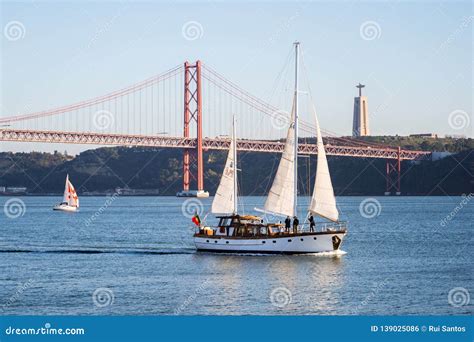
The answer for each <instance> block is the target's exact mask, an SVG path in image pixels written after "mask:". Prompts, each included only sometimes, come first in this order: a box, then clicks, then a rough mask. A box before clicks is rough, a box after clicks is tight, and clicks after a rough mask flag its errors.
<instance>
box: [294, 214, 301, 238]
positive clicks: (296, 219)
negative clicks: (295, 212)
mask: <svg viewBox="0 0 474 342" xmlns="http://www.w3.org/2000/svg"><path fill="white" fill-rule="evenodd" d="M299 224H300V221H299V220H298V218H297V217H296V216H293V233H294V234H296V233H298V225H299Z"/></svg>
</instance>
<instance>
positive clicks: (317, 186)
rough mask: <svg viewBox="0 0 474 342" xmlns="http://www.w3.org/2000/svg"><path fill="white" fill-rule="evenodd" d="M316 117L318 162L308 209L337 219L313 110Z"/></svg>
mask: <svg viewBox="0 0 474 342" xmlns="http://www.w3.org/2000/svg"><path fill="white" fill-rule="evenodd" d="M314 116H315V119H316V134H317V145H318V163H317V169H316V181H315V183H314V190H313V197H312V199H311V204H310V206H309V211H310V212H312V213H313V214H316V215H319V216H322V217H324V218H326V219H328V220H331V221H338V219H339V212H338V210H337V207H336V197H335V196H334V190H333V187H332V182H331V176H330V174H329V167H328V161H327V158H326V151H325V150H324V144H323V138H322V136H321V130H320V128H319V122H318V117H317V116H316V111H315V110H314Z"/></svg>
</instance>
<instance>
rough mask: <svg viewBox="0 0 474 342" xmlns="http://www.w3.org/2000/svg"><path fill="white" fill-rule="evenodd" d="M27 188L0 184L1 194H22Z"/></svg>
mask: <svg viewBox="0 0 474 342" xmlns="http://www.w3.org/2000/svg"><path fill="white" fill-rule="evenodd" d="M26 190H27V188H25V187H18V186H7V187H4V186H1V187H0V194H2V195H24V194H26Z"/></svg>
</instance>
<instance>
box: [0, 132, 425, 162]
mask: <svg viewBox="0 0 474 342" xmlns="http://www.w3.org/2000/svg"><path fill="white" fill-rule="evenodd" d="M0 141H16V142H42V143H66V144H91V145H112V146H152V147H164V148H195V147H196V144H197V142H196V139H195V138H182V137H168V136H142V135H123V134H107V133H76V132H59V131H32V130H13V129H0ZM284 146H285V145H284V143H282V142H278V141H263V140H262V141H259V140H239V141H238V142H237V149H238V150H239V151H251V152H268V153H281V152H283V148H284ZM228 148H229V140H228V139H223V138H204V139H203V149H204V150H227V149H228ZM325 148H326V153H327V155H330V156H342V157H360V158H383V159H398V153H399V152H398V149H396V148H376V147H353V146H335V145H329V144H327V145H325ZM299 153H301V154H317V147H316V145H315V144H300V145H299ZM430 154H431V152H425V151H410V150H400V159H401V160H417V159H424V158H426V157H427V156H428V155H430Z"/></svg>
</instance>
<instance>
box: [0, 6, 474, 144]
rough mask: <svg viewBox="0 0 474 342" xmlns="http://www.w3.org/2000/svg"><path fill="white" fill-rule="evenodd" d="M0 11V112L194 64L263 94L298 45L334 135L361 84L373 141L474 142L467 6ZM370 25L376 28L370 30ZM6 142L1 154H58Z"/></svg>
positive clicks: (74, 97) (347, 124) (90, 93)
mask: <svg viewBox="0 0 474 342" xmlns="http://www.w3.org/2000/svg"><path fill="white" fill-rule="evenodd" d="M0 6H1V24H2V25H1V27H2V31H3V32H2V33H3V35H2V37H1V39H2V40H1V81H2V84H1V113H0V115H1V116H2V117H6V116H11V115H17V114H23V113H28V112H33V111H38V110H43V109H49V108H52V107H57V106H59V105H64V104H69V103H72V102H75V101H79V100H83V99H87V98H90V97H94V96H97V95H101V94H104V93H107V92H110V91H113V90H115V89H119V88H121V87H124V86H127V85H129V84H132V83H134V82H137V81H140V80H142V79H145V78H147V77H149V76H152V75H154V74H157V73H160V72H162V71H164V70H167V69H169V68H170V67H173V66H175V65H178V64H181V63H182V62H183V61H184V60H191V61H193V60H196V59H201V60H203V61H204V62H205V63H206V64H208V65H210V66H212V67H213V68H214V69H216V70H218V71H219V72H220V73H221V74H223V75H225V76H227V77H228V78H229V79H231V80H233V81H234V82H235V83H237V84H238V85H240V86H241V87H243V88H244V89H246V90H248V91H250V92H251V93H254V94H256V95H257V96H260V97H262V98H265V97H268V94H269V93H270V92H271V90H272V89H271V88H272V86H273V83H274V81H275V78H276V76H277V74H278V72H279V71H280V70H281V68H282V66H283V64H284V62H285V59H286V57H287V55H288V52H289V49H290V48H291V44H292V42H293V41H294V40H296V39H298V40H299V41H301V43H302V45H303V49H304V53H305V62H306V65H307V68H308V69H307V71H308V77H309V78H310V82H311V87H312V90H313V93H314V95H315V97H316V101H317V106H318V111H319V116H320V120H321V122H322V123H323V127H324V128H325V129H327V130H330V131H333V132H337V133H339V134H341V135H349V134H350V132H351V126H352V106H353V97H354V96H355V95H356V90H357V89H356V88H355V84H356V83H358V82H359V81H360V82H362V83H364V84H366V85H367V87H366V89H365V94H366V95H367V96H368V98H369V112H370V116H371V129H372V132H373V134H376V135H385V134H400V135H406V134H411V133H423V132H435V133H438V134H442V135H444V134H462V135H466V136H473V121H474V120H473V117H472V108H473V106H472V97H473V84H472V76H473V73H472V68H473V54H472V42H473V39H472V30H473V21H474V19H473V18H474V17H473V11H472V3H471V2H470V1H463V2H462V1H458V2H456V1H449V2H448V1H446V2H436V1H416V2H404V1H402V2H397V1H395V2H379V1H367V2H360V1H344V2H342V1H336V2H323V1H316V2H313V3H307V2H291V1H288V2H276V3H275V2H271V3H270V2H266V3H265V2H239V3H237V2H227V1H223V2H221V1H219V2H217V1H205V2H201V3H195V2H189V3H185V2H179V1H174V2H140V3H135V2H129V1H123V2H71V1H68V2H51V1H50V2H42V1H31V2H30V1H27V2H24V3H15V2H2V4H1V5H0ZM11 21H18V22H20V23H21V24H22V25H23V26H24V32H23V33H24V37H23V38H21V39H18V40H8V39H7V37H6V33H5V32H4V31H5V27H6V25H7V24H8V23H10V22H11ZM189 21H196V22H198V23H199V24H200V25H201V26H202V29H203V30H202V36H201V37H200V38H199V39H196V40H186V39H185V38H184V37H183V34H182V27H183V25H184V24H185V23H187V22H189ZM366 22H375V24H370V23H369V24H366V25H365V26H367V25H369V28H368V31H367V32H366V33H364V32H362V33H361V28H362V29H363V28H364V27H365V26H364V23H366ZM370 25H372V28H374V29H375V39H370V38H373V37H372V36H370V33H371V32H370ZM372 33H374V32H373V31H372ZM364 38H365V39H364ZM456 110H460V111H463V112H465V113H466V114H467V118H468V120H470V123H469V125H466V124H464V125H463V126H462V127H461V129H454V128H453V127H452V126H453V125H452V124H451V125H450V122H449V116H450V113H452V112H453V111H456ZM461 115H464V114H461ZM1 144H2V146H3V147H2V149H3V150H5V149H7V150H8V149H11V150H30V149H32V148H34V149H40V148H42V149H50V148H48V146H46V145H43V147H44V148H43V147H40V146H38V145H36V146H32V145H31V144H24V145H19V144H6V143H1ZM66 148H67V147H66ZM61 149H64V148H61ZM67 149H68V150H70V148H67Z"/></svg>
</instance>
